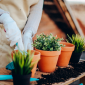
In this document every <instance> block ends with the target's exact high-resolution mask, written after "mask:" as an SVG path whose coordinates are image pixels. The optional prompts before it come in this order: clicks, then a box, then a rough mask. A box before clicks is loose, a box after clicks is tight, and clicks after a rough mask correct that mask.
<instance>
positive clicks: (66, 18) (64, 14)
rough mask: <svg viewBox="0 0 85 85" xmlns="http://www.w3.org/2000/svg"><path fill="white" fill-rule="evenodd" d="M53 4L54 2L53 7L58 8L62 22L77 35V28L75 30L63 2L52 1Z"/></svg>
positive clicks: (58, 0)
mask: <svg viewBox="0 0 85 85" xmlns="http://www.w3.org/2000/svg"><path fill="white" fill-rule="evenodd" d="M54 2H55V5H56V6H57V7H58V9H59V11H60V13H61V15H62V17H63V19H64V21H65V22H66V24H67V25H68V27H71V28H72V29H73V30H74V32H75V34H77V33H78V31H77V28H76V26H75V24H74V22H73V19H72V17H71V15H70V13H69V11H68V9H67V7H66V5H65V3H64V0H54Z"/></svg>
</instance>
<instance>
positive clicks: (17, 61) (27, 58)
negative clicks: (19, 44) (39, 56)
mask: <svg viewBox="0 0 85 85" xmlns="http://www.w3.org/2000/svg"><path fill="white" fill-rule="evenodd" d="M22 52H23V53H21V52H20V51H18V52H16V51H14V53H13V63H14V73H15V74H18V75H28V74H29V73H31V70H32V69H33V67H34V65H35V64H36V63H37V62H38V61H36V62H33V63H32V59H33V56H34V53H31V51H30V50H29V51H28V52H27V54H26V53H25V52H24V51H22Z"/></svg>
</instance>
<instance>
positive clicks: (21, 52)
mask: <svg viewBox="0 0 85 85" xmlns="http://www.w3.org/2000/svg"><path fill="white" fill-rule="evenodd" d="M16 46H17V48H18V50H19V51H20V52H21V53H22V54H23V52H22V51H21V50H20V48H19V46H18V43H16ZM25 53H26V54H27V52H26V51H25Z"/></svg>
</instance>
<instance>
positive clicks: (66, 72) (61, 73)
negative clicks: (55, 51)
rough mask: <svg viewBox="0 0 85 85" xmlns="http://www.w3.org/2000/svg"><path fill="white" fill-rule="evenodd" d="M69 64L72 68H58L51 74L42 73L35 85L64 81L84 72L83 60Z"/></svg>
mask: <svg viewBox="0 0 85 85" xmlns="http://www.w3.org/2000/svg"><path fill="white" fill-rule="evenodd" d="M71 65H72V67H73V68H71V67H67V68H58V69H56V70H55V72H53V73H51V74H48V75H43V74H42V75H41V76H42V78H41V79H40V80H39V81H37V85H52V84H53V83H59V82H65V81H66V80H68V79H69V78H75V77H77V76H79V75H80V74H81V73H83V72H85V62H80V63H77V64H71Z"/></svg>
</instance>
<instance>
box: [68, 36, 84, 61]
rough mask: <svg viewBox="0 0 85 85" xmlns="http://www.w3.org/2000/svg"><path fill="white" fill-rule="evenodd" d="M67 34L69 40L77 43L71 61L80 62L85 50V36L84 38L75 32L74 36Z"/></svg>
mask: <svg viewBox="0 0 85 85" xmlns="http://www.w3.org/2000/svg"><path fill="white" fill-rule="evenodd" d="M67 36H68V39H67V42H70V43H72V44H74V45H75V50H74V52H73V54H72V56H71V59H70V62H71V63H78V62H79V59H80V56H81V54H82V52H83V51H85V41H84V38H82V37H81V36H80V35H78V34H76V35H74V34H73V35H72V37H70V36H69V35H67Z"/></svg>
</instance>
